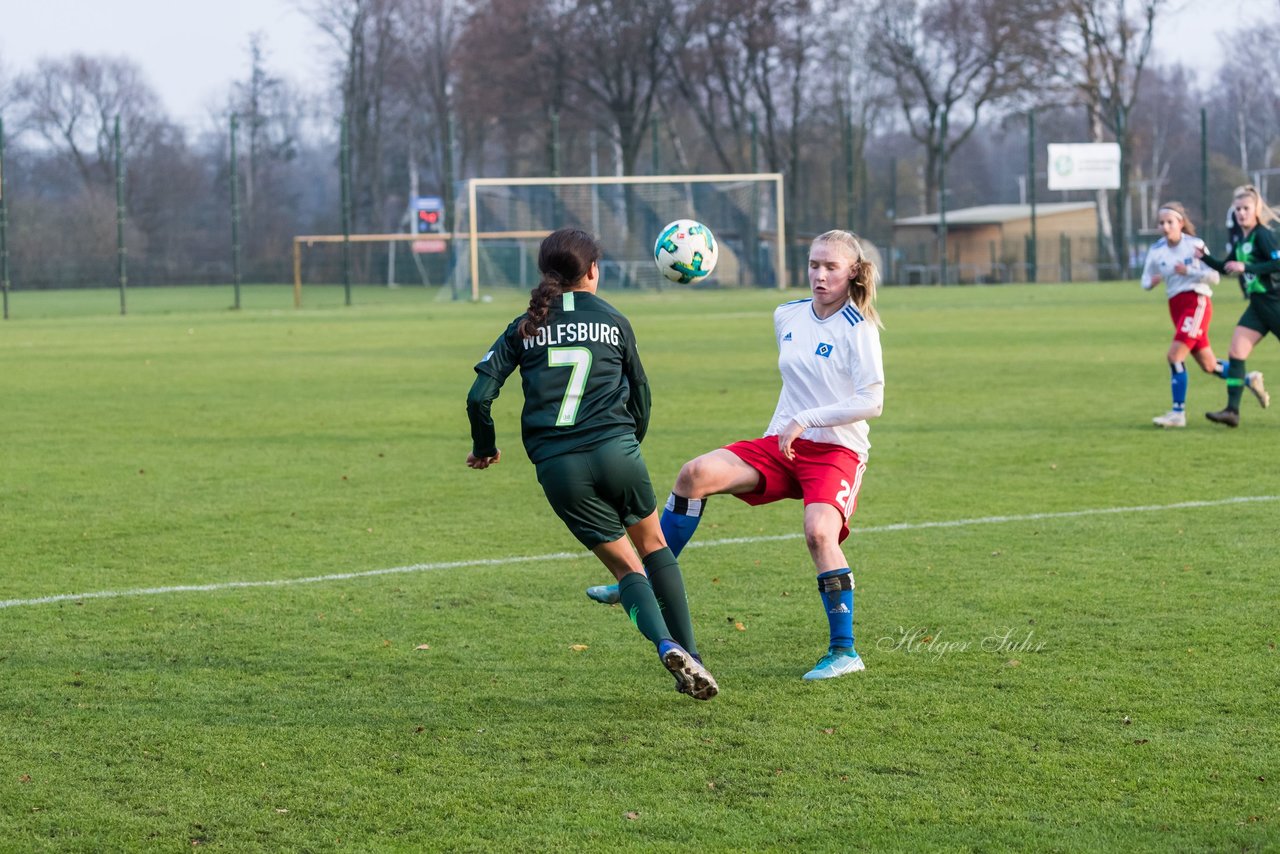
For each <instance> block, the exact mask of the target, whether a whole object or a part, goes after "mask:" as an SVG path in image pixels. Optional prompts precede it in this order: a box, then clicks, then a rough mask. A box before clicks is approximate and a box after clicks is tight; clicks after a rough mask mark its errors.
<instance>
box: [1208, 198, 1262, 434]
mask: <svg viewBox="0 0 1280 854" xmlns="http://www.w3.org/2000/svg"><path fill="white" fill-rule="evenodd" d="M1233 196H1234V202H1233V204H1232V211H1233V212H1234V213H1235V220H1236V224H1237V225H1238V226H1239V227H1240V230H1239V231H1238V232H1237V231H1233V232H1232V233H1231V243H1230V244H1229V245H1228V246H1227V258H1226V260H1223V261H1219V260H1218V259H1217V258H1214V257H1213V256H1212V255H1209V254H1208V253H1206V252H1205V251H1204V247H1203V246H1202V247H1200V248H1199V249H1198V250H1197V254H1198V255H1199V257H1202V258H1203V259H1204V263H1205V264H1207V265H1209V266H1210V267H1212V268H1213V269H1215V270H1217V271H1218V272H1219V273H1239V274H1240V276H1241V281H1242V283H1243V285H1244V290H1245V295H1246V296H1247V297H1248V298H1249V306H1248V308H1246V309H1245V310H1244V314H1242V315H1240V320H1239V322H1237V324H1236V329H1235V332H1233V333H1232V334H1231V349H1230V350H1229V351H1228V353H1227V355H1228V357H1229V361H1228V362H1227V406H1226V408H1225V409H1221V410H1219V411H1218V412H1206V413H1205V417H1206V418H1208V419H1209V420H1210V421H1216V422H1218V423H1219V424H1226V425H1227V426H1228V427H1238V426H1239V425H1240V397H1241V395H1243V394H1244V390H1245V389H1246V388H1247V389H1249V391H1251V392H1253V394H1254V396H1255V397H1257V398H1258V403H1260V404H1262V407H1263V408H1264V409H1265V408H1266V407H1267V406H1268V405H1269V404H1270V403H1271V395H1269V394H1268V393H1267V390H1266V388H1265V387H1264V386H1263V384H1262V374H1261V373H1259V372H1258V371H1254V372H1253V373H1252V374H1250V373H1248V372H1247V371H1246V370H1245V359H1247V358H1249V354H1250V353H1252V352H1253V348H1254V345H1255V344H1257V343H1258V342H1259V341H1261V340H1262V339H1263V336H1265V335H1266V334H1267V333H1268V332H1270V333H1272V334H1274V335H1275V336H1276V337H1278V338H1280V244H1277V241H1276V237H1275V235H1274V234H1272V232H1271V229H1270V228H1268V226H1269V225H1270V224H1271V223H1272V222H1274V221H1275V219H1276V215H1275V212H1274V211H1272V210H1271V208H1269V207H1267V204H1266V202H1264V201H1263V200H1262V196H1261V195H1260V194H1259V193H1258V190H1257V188H1256V187H1254V186H1253V185H1252V184H1245V185H1244V186H1243V187H1237V188H1236V191H1235V193H1234V194H1233Z"/></svg>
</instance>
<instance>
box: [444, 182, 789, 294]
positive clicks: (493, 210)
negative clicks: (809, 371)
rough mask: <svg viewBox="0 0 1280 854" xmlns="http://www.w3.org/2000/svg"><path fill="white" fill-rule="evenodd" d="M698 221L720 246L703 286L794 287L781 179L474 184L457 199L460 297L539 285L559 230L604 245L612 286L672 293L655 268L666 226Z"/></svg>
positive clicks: (603, 265) (604, 272) (605, 277)
mask: <svg viewBox="0 0 1280 854" xmlns="http://www.w3.org/2000/svg"><path fill="white" fill-rule="evenodd" d="M677 219H693V220H697V221H699V222H701V223H703V224H705V225H706V226H708V227H709V228H710V229H711V232H712V234H714V235H715V238H716V242H717V244H718V246H719V260H718V261H717V263H716V269H715V272H714V273H712V274H711V276H710V277H709V281H708V282H707V283H706V284H705V285H704V286H710V287H778V288H782V287H786V284H787V282H786V273H785V271H786V252H785V249H784V243H783V241H784V239H785V238H784V231H785V227H784V222H785V220H784V217H783V195H782V175H781V174H778V173H763V174H744V175H657V176H627V177H589V178H473V179H471V180H469V181H468V182H467V188H466V193H465V194H463V195H462V197H461V198H459V200H458V215H457V218H456V222H457V223H458V227H457V228H456V229H455V231H454V235H453V236H454V240H453V249H454V259H455V265H454V268H453V277H454V292H455V293H459V294H461V293H467V292H469V293H470V295H471V298H472V299H479V298H480V293H481V290H482V289H489V288H523V289H528V288H532V287H533V286H534V285H536V284H537V283H538V245H539V243H541V241H542V239H543V238H544V237H546V236H547V235H548V234H550V233H551V232H552V231H554V230H556V229H558V228H565V227H576V228H581V229H583V230H584V231H588V232H590V233H591V234H593V235H595V237H596V239H597V240H599V242H600V245H601V248H602V249H603V250H604V257H603V258H602V259H601V261H600V273H601V285H602V287H605V288H619V287H622V288H660V287H667V286H671V284H672V283H671V282H668V281H667V280H666V279H664V278H662V275H661V274H660V273H659V272H658V268H657V266H656V265H655V264H654V262H653V244H654V241H655V240H656V239H657V237H658V233H659V232H660V231H661V230H662V227H663V226H664V225H666V224H667V223H669V222H671V221H673V220H677Z"/></svg>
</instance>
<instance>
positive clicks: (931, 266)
mask: <svg viewBox="0 0 1280 854" xmlns="http://www.w3.org/2000/svg"><path fill="white" fill-rule="evenodd" d="M938 223H939V217H938V214H936V213H932V214H925V215H924V216H912V217H905V218H903V219H899V220H895V221H894V223H893V247H894V256H895V264H894V270H895V276H894V278H895V279H896V280H897V281H899V282H904V283H908V284H922V283H928V282H937V281H938V280H939V266H940V265H939V263H938ZM1030 237H1031V206H1030V205H981V206H979V207H974V208H959V209H957V210H954V211H947V281H949V282H970V283H972V282H1025V281H1028V280H1029V279H1030V271H1029V268H1028V264H1027V247H1028V244H1029V242H1030ZM1097 261H1098V220H1097V214H1096V206H1095V204H1094V203H1093V202H1058V203H1049V204H1042V205H1036V277H1035V278H1036V281H1040V282H1063V281H1067V282H1069V281H1072V280H1073V279H1096V278H1098V276H1097Z"/></svg>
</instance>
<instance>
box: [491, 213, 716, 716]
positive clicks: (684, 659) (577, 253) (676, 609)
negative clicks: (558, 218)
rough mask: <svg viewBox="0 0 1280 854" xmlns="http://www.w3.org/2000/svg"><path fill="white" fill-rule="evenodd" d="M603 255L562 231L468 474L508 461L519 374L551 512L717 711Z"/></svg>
mask: <svg viewBox="0 0 1280 854" xmlns="http://www.w3.org/2000/svg"><path fill="white" fill-rule="evenodd" d="M600 255H601V252H600V247H599V245H598V244H597V243H596V241H595V239H594V238H592V237H591V235H589V234H587V233H586V232H585V231H581V230H579V229H574V228H562V229H560V230H559V231H556V232H553V233H552V234H551V235H550V236H548V237H547V238H546V239H545V240H543V241H542V245H541V247H540V249H539V252H538V270H539V271H540V272H541V274H542V280H541V281H540V282H539V283H538V286H537V287H536V288H534V289H533V291H532V292H531V298H530V300H529V309H528V311H527V312H526V313H525V314H524V315H522V316H520V317H517V318H516V319H515V320H513V321H512V322H511V324H510V325H509V326H508V327H507V329H506V331H504V332H503V333H502V334H501V335H500V336H498V340H497V341H495V342H494V343H493V346H492V347H491V348H490V349H489V352H487V353H486V354H485V356H484V358H482V359H481V360H480V363H479V364H477V365H476V368H475V370H476V379H475V383H474V384H473V385H472V386H471V391H470V393H469V394H468V395H467V417H468V418H469V419H470V421H471V442H472V448H471V453H470V454H468V455H467V465H468V466H470V467H471V468H473V469H485V468H488V467H489V466H491V465H493V464H495V463H497V462H498V461H499V460H500V459H501V457H502V452H501V451H500V450H499V449H498V446H497V438H496V435H495V431H494V426H493V418H492V417H491V415H490V407H491V405H492V403H493V401H494V399H495V398H497V396H498V393H499V391H500V390H501V388H502V384H503V382H504V381H505V380H506V379H507V377H509V376H510V375H511V373H512V372H513V371H515V370H516V369H517V368H518V369H519V370H520V377H521V387H522V389H523V391H524V409H523V411H522V413H521V416H520V429H521V435H522V438H523V440H524V448H525V452H526V453H527V454H528V455H529V460H530V461H531V462H532V463H533V464H534V467H535V468H536V469H537V473H538V483H540V484H541V485H542V489H543V492H545V493H546V496H547V501H549V502H550V503H551V509H553V510H554V511H555V512H556V515H557V516H559V517H560V518H561V520H563V522H564V523H565V525H566V526H568V528H569V530H570V532H572V533H573V535H574V536H575V537H577V538H578V541H579V542H580V543H582V544H583V545H584V546H586V547H587V548H588V549H590V550H591V551H592V552H593V553H594V554H595V555H596V557H598V558H599V559H600V562H601V563H603V564H604V565H605V567H606V568H607V569H608V570H609V571H610V572H611V573H613V577H614V578H615V579H617V581H618V585H619V589H620V593H621V601H622V605H623V607H624V608H625V609H626V612H627V614H628V615H629V616H630V617H631V621H632V622H633V623H634V624H635V626H636V628H637V629H639V630H640V633H641V634H643V635H644V636H645V637H646V638H648V639H649V640H650V641H651V642H653V644H654V645H655V646H656V647H657V648H658V656H659V658H660V659H661V660H662V663H663V665H664V666H665V667H666V668H667V670H669V671H670V672H671V673H672V675H674V676H675V678H676V687H677V688H678V689H679V690H680V691H682V692H683V693H686V694H688V695H690V696H691V697H694V698H695V699H698V700H709V699H711V698H712V697H714V696H715V695H716V693H717V692H718V691H719V688H718V687H717V685H716V681H715V679H714V678H713V677H712V676H711V674H710V673H708V672H707V670H706V668H705V667H703V666H702V661H701V659H700V658H699V656H698V651H697V647H696V645H695V644H694V639H693V624H692V621H691V620H690V617H689V605H688V602H687V601H686V599H685V591H684V578H683V576H682V575H681V573H680V565H679V564H678V563H677V562H676V558H675V556H674V555H673V554H672V553H671V549H669V548H667V543H666V540H665V539H663V536H662V529H661V528H660V527H659V525H658V514H657V499H656V498H655V496H654V493H653V486H652V484H651V483H650V480H649V472H648V469H647V468H646V467H645V463H644V457H642V456H641V455H640V442H641V440H642V439H644V434H645V430H646V429H647V428H648V425H649V403H650V398H649V382H648V380H647V379H646V378H645V373H644V368H643V367H642V366H641V364H640V355H639V353H638V352H637V350H636V340H635V335H634V333H633V332H632V330H631V324H630V322H628V321H627V319H626V318H625V317H624V316H623V315H622V314H621V313H620V312H619V311H618V310H617V309H615V308H614V307H613V306H611V305H609V304H608V303H607V302H605V301H604V300H602V299H600V297H598V296H596V288H597V287H598V286H599V284H600V265H599V260H600ZM628 540H630V542H628ZM637 552H638V554H637Z"/></svg>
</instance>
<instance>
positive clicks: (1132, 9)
mask: <svg viewBox="0 0 1280 854" xmlns="http://www.w3.org/2000/svg"><path fill="white" fill-rule="evenodd" d="M1167 4H1168V0H1134V2H1132V3H1131V2H1130V0H1066V4H1065V5H1066V9H1067V13H1068V15H1069V18H1070V22H1071V27H1069V28H1067V29H1066V30H1065V32H1066V33H1067V34H1069V36H1068V38H1066V39H1065V41H1064V48H1065V49H1066V50H1067V51H1068V53H1069V55H1071V56H1072V57H1073V59H1074V61H1073V62H1072V63H1071V64H1070V65H1067V66H1064V68H1066V69H1067V77H1066V79H1067V82H1068V85H1070V86H1071V87H1072V88H1073V89H1074V90H1075V92H1076V93H1077V96H1078V97H1079V100H1080V102H1081V104H1082V105H1083V106H1084V108H1085V111H1086V115H1087V117H1088V126H1089V138H1090V139H1092V140H1093V141H1094V142H1103V141H1105V138H1106V135H1107V133H1110V134H1111V135H1112V136H1113V138H1114V139H1115V141H1116V142H1117V143H1118V144H1119V146H1120V190H1119V192H1118V193H1117V194H1116V197H1115V209H1114V210H1111V209H1109V206H1108V204H1107V192H1106V190H1099V191H1098V217H1099V229H1100V231H1101V232H1102V234H1103V237H1104V238H1106V237H1110V240H1109V241H1106V245H1107V248H1108V253H1109V254H1110V256H1111V260H1112V262H1114V263H1116V264H1117V265H1118V268H1117V269H1118V272H1120V273H1121V274H1123V270H1124V268H1125V267H1127V265H1128V263H1129V252H1128V243H1129V239H1128V234H1127V233H1126V223H1125V216H1124V206H1125V204H1126V202H1127V200H1128V198H1129V184H1130V179H1131V176H1132V170H1133V163H1132V153H1133V126H1132V122H1131V118H1132V115H1133V107H1134V103H1135V101H1136V100H1137V97H1138V93H1139V90H1140V84H1141V81H1142V72H1143V69H1144V68H1145V66H1146V63H1147V58H1148V56H1149V55H1150V53H1151V34H1152V30H1153V28H1154V26H1155V21H1156V16H1157V12H1159V11H1160V10H1161V9H1162V8H1163V7H1165V6H1166V5H1167Z"/></svg>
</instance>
